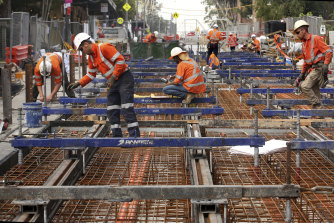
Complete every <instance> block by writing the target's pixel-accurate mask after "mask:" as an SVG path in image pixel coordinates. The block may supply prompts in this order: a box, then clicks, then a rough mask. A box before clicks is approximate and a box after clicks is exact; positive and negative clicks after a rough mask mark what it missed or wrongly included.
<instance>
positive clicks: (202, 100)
mask: <svg viewBox="0 0 334 223" xmlns="http://www.w3.org/2000/svg"><path fill="white" fill-rule="evenodd" d="M59 103H61V104H69V103H79V104H87V103H96V104H106V103H107V98H68V97H60V98H59ZM134 103H136V104H137V103H142V104H155V103H182V99H181V98H151V97H145V98H134ZM191 103H211V104H214V103H216V99H215V97H209V98H194V99H193V100H192V101H191Z"/></svg>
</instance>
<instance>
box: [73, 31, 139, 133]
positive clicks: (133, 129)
mask: <svg viewBox="0 0 334 223" xmlns="http://www.w3.org/2000/svg"><path fill="white" fill-rule="evenodd" d="M74 45H75V47H76V49H77V50H81V51H82V52H84V53H85V54H87V55H89V59H88V73H87V74H86V75H85V76H83V77H82V78H81V79H80V80H79V81H78V82H76V83H73V84H70V86H69V89H75V88H77V87H79V86H80V85H81V86H82V87H84V86H85V85H86V84H88V83H89V82H91V81H92V80H93V79H94V78H95V77H96V74H97V72H100V73H101V74H102V76H103V77H104V78H106V79H107V84H108V87H109V90H108V96H107V97H108V102H107V106H108V107H107V115H108V119H109V122H110V124H111V130H112V136H113V137H122V130H121V125H120V124H121V120H120V115H121V109H122V113H123V116H124V119H125V120H126V122H127V124H128V132H129V136H130V137H140V132H139V127H138V122H137V117H136V113H135V110H134V107H133V105H134V104H133V101H134V100H133V95H134V78H133V76H132V73H131V72H130V69H129V68H128V65H127V64H126V63H125V59H124V57H123V56H122V55H121V54H120V53H119V52H118V51H117V49H116V48H115V47H114V46H113V45H112V44H109V43H101V44H95V43H93V40H92V39H91V37H90V36H89V35H88V34H86V33H79V34H77V35H76V36H75V38H74Z"/></svg>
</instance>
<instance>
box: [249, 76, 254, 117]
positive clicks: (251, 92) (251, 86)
mask: <svg viewBox="0 0 334 223" xmlns="http://www.w3.org/2000/svg"><path fill="white" fill-rule="evenodd" d="M250 98H251V99H253V83H251V84H250ZM249 113H250V115H253V106H250V108H249Z"/></svg>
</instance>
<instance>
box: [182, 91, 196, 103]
mask: <svg viewBox="0 0 334 223" xmlns="http://www.w3.org/2000/svg"><path fill="white" fill-rule="evenodd" d="M194 98H195V94H193V93H187V97H186V99H184V100H183V101H182V103H183V104H186V105H189V104H190V103H191V101H192V100H193V99H194Z"/></svg>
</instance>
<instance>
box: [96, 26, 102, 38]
mask: <svg viewBox="0 0 334 223" xmlns="http://www.w3.org/2000/svg"><path fill="white" fill-rule="evenodd" d="M96 34H97V38H104V34H103V30H102V27H101V26H99V29H98V30H97V33H96Z"/></svg>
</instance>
